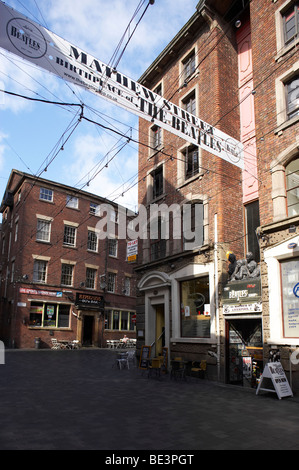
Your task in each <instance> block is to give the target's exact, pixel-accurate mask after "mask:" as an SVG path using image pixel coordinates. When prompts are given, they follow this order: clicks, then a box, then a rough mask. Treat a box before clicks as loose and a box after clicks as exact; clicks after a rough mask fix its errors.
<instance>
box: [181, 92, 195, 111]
mask: <svg viewBox="0 0 299 470" xmlns="http://www.w3.org/2000/svg"><path fill="white" fill-rule="evenodd" d="M183 108H184V110H185V111H187V112H188V113H190V114H195V115H196V97H195V92H193V93H191V95H189V96H188V97H187V98H185V99H184V100H183Z"/></svg>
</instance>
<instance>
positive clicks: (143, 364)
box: [139, 346, 152, 370]
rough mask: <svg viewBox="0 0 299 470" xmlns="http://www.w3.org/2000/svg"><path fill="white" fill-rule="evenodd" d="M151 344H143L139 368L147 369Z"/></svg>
mask: <svg viewBox="0 0 299 470" xmlns="http://www.w3.org/2000/svg"><path fill="white" fill-rule="evenodd" d="M151 349H152V348H151V346H142V348H141V354H140V361H139V369H144V370H145V369H147V368H148V363H149V359H150V357H151Z"/></svg>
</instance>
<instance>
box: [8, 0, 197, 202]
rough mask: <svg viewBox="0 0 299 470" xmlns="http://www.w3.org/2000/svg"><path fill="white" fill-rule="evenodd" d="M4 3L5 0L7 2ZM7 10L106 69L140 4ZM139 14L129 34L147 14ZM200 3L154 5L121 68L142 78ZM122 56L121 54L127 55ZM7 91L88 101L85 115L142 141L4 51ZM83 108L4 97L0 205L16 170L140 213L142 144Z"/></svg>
mask: <svg viewBox="0 0 299 470" xmlns="http://www.w3.org/2000/svg"><path fill="white" fill-rule="evenodd" d="M0 1H1V0H0ZM5 3H6V4H7V5H8V6H10V7H12V8H14V9H15V10H17V11H18V12H20V13H22V14H23V15H25V16H27V17H28V18H30V19H31V20H33V21H35V22H36V23H39V24H40V25H42V26H44V27H46V28H47V29H49V30H51V31H52V32H54V33H55V34H57V35H58V36H60V37H62V38H63V39H65V40H66V41H68V42H70V43H72V44H73V45H75V46H77V47H78V48H80V49H81V50H83V51H85V52H87V53H88V54H90V55H93V56H94V57H95V58H97V59H99V60H100V61H103V62H104V63H106V64H109V63H111V58H112V57H113V55H114V54H115V51H116V48H117V46H118V44H119V42H120V40H121V38H122V37H123V35H124V33H125V31H126V28H127V26H128V24H129V23H130V21H131V19H132V17H133V15H134V13H135V11H136V9H137V7H138V6H140V5H141V3H142V2H140V0H109V1H107V0H84V1H82V0H6V2H5ZM147 3H148V1H147V0H145V1H144V4H143V5H142V8H141V9H140V11H139V14H138V15H137V16H136V18H135V19H134V21H133V22H132V24H131V26H130V30H129V32H128V33H127V34H126V36H125V37H124V42H123V43H122V47H124V45H125V43H126V41H127V39H128V37H129V34H131V32H133V30H134V28H135V26H136V23H137V21H138V20H139V18H140V16H141V14H142V13H143V11H144V10H145V7H146V6H147ZM197 4H198V0H155V3H154V5H150V6H149V8H148V9H147V11H146V13H145V15H144V17H143V18H142V19H141V21H140V23H139V25H138V27H137V29H136V30H135V32H134V34H133V36H132V38H131V40H130V42H129V44H128V46H127V48H126V50H125V52H124V54H123V56H122V57H121V60H120V62H119V64H118V70H119V71H120V72H121V73H122V74H125V75H127V76H128V77H130V78H132V79H133V80H138V79H139V77H140V76H141V75H142V74H143V72H145V70H146V69H147V68H148V67H149V66H150V65H151V63H152V62H153V61H154V60H155V59H156V57H157V56H158V55H159V54H160V52H162V51H163V49H164V48H165V47H166V46H167V44H168V43H169V42H170V41H171V40H172V39H173V37H174V36H175V35H176V34H177V33H178V32H179V30H180V29H181V28H182V27H183V26H184V25H185V23H186V22H187V21H188V20H189V19H190V18H191V16H192V15H193V14H194V13H195V11H196V5H197ZM121 50H122V49H121ZM0 89H1V90H6V91H9V92H13V93H18V94H21V95H25V96H28V97H34V98H38V99H46V100H50V101H63V102H66V103H80V102H81V103H84V115H85V116H86V117H87V118H89V119H91V120H94V121H97V122H100V123H101V124H104V125H106V126H107V127H110V128H111V127H112V128H114V129H115V130H117V131H118V132H120V133H122V134H125V135H128V136H132V137H133V138H135V139H137V140H138V119H137V117H135V116H134V115H133V114H131V113H129V112H128V111H126V110H124V109H122V108H120V107H116V106H114V105H112V104H110V103H109V102H107V101H106V100H104V99H103V98H101V97H98V96H95V95H94V94H92V93H90V92H88V91H85V90H83V88H79V87H76V86H75V85H73V84H70V83H67V82H65V81H63V80H61V79H59V78H57V77H56V76H55V75H53V74H51V73H49V72H47V71H44V70H43V69H41V68H37V67H34V66H32V65H31V64H29V62H26V61H24V60H23V59H21V58H19V57H17V56H16V55H13V54H10V53H8V52H7V51H5V50H4V49H1V48H0ZM77 112H78V108H69V107H62V106H57V105H50V104H44V103H37V102H32V101H28V100H24V99H22V98H18V97H13V96H9V95H7V94H4V93H1V92H0V199H2V196H3V194H4V191H5V188H6V184H7V181H8V178H9V175H10V173H11V170H12V169H17V170H20V171H25V172H27V173H30V174H32V175H35V176H40V177H42V178H46V179H49V180H52V181H56V182H59V183H63V184H66V185H69V186H73V187H75V188H78V189H82V190H84V191H88V192H91V193H93V194H97V195H99V196H102V197H106V198H107V199H109V200H111V201H115V202H116V203H118V204H121V205H124V206H125V207H127V208H129V209H131V210H133V211H136V210H137V207H138V198H137V182H138V146H137V144H134V143H133V142H132V141H130V142H127V140H126V139H124V138H121V137H120V136H119V135H117V134H116V133H113V132H111V131H107V130H103V129H102V128H100V127H98V126H96V125H94V124H92V123H89V122H87V121H85V120H83V121H81V122H80V123H79V124H78V125H77V126H76V124H77V123H78V117H79V116H78V115H77V114H76V113H77Z"/></svg>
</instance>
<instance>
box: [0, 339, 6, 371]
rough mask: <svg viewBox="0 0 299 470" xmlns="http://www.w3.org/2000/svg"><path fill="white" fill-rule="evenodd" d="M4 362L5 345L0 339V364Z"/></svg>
mask: <svg viewBox="0 0 299 470" xmlns="http://www.w3.org/2000/svg"><path fill="white" fill-rule="evenodd" d="M4 364H5V346H4V343H3V341H0V366H1V365H2V366H3V365H4Z"/></svg>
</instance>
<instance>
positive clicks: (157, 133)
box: [151, 126, 162, 150]
mask: <svg viewBox="0 0 299 470" xmlns="http://www.w3.org/2000/svg"><path fill="white" fill-rule="evenodd" d="M161 145H162V129H161V127H159V126H154V127H152V128H151V147H153V148H154V149H155V150H157V149H159V148H160V147H161Z"/></svg>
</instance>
